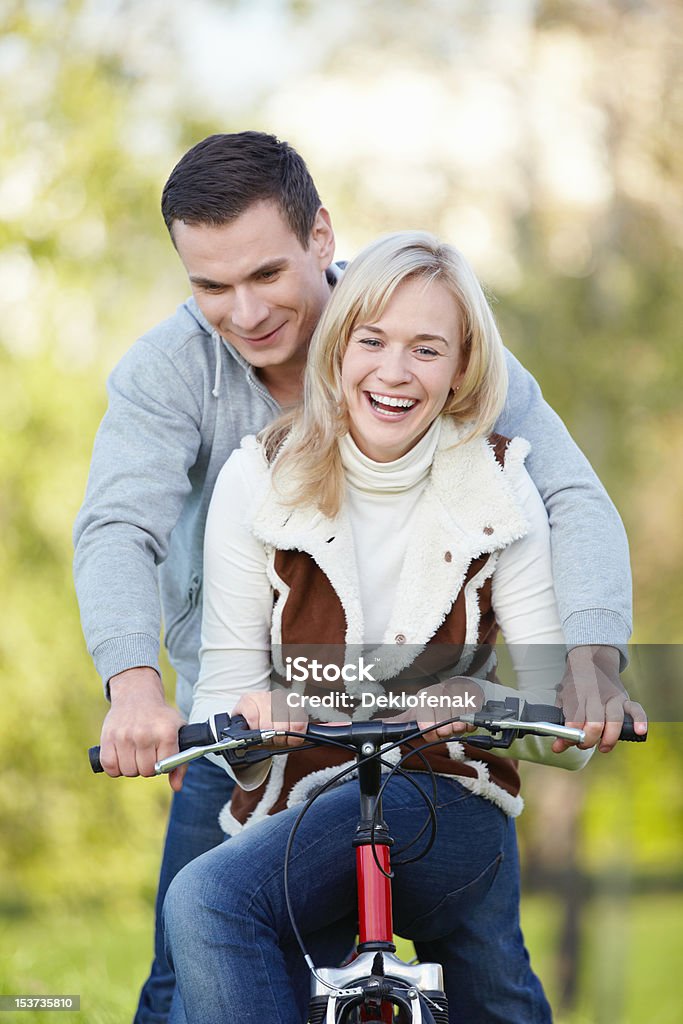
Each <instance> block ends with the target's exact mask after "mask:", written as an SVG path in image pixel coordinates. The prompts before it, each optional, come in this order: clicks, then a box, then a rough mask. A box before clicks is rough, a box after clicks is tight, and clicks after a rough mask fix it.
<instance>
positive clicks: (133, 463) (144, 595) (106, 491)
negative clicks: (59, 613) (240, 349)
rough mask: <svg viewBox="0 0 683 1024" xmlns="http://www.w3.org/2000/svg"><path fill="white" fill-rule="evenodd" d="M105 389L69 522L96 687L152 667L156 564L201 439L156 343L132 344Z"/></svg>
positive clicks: (188, 394) (188, 402)
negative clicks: (81, 493)
mask: <svg viewBox="0 0 683 1024" xmlns="http://www.w3.org/2000/svg"><path fill="white" fill-rule="evenodd" d="M108 394H109V406H108V409H107V412H106V414H105V416H104V419H103V420H102V423H101V425H100V428H99V431H98V433H97V437H96V439H95V446H94V450H93V456H92V462H91V467H90V475H89V479H88V485H87V489H86V495H85V500H84V503H83V506H82V508H81V510H80V512H79V514H78V517H77V519H76V523H75V526H74V545H75V558H74V579H75V584H76V593H77V596H78V602H79V606H80V611H81V622H82V626H83V632H84V634H85V638H86V643H87V646H88V650H89V652H90V654H91V656H92V657H93V660H94V662H95V666H96V668H97V671H98V672H99V674H100V676H101V677H102V680H103V682H104V684H105V689H106V687H107V684H108V681H109V679H110V678H111V677H112V676H113V675H116V674H117V673H118V672H122V671H124V670H126V669H128V668H134V667H139V666H150V667H151V668H155V669H156V670H157V671H158V670H159V667H158V657H159V636H160V630H161V607H160V600H159V590H158V566H159V564H160V563H161V562H163V561H164V559H165V558H166V555H167V552H168V543H169V538H170V535H171V532H172V530H173V527H174V526H175V524H176V521H177V520H178V517H179V515H180V511H181V508H182V504H183V501H184V499H185V498H186V496H187V494H188V493H189V491H190V489H191V484H190V480H189V478H188V473H189V471H190V468H191V467H192V466H193V465H194V463H195V462H196V458H197V453H198V450H199V445H200V441H201V435H200V409H199V407H198V403H197V400H196V398H195V396H194V395H193V393H192V390H191V389H190V387H189V386H188V384H187V383H186V382H185V381H184V380H183V378H182V376H181V374H180V372H179V370H178V368H177V367H176V365H175V364H174V363H173V361H172V360H171V359H170V358H169V356H168V355H167V354H166V353H165V352H164V351H163V350H162V349H161V348H160V347H158V346H156V345H153V344H145V343H144V340H143V341H139V342H137V344H136V345H134V346H133V347H132V348H131V349H130V351H129V352H128V353H127V354H126V355H125V356H124V358H123V359H122V360H121V362H120V363H119V364H118V365H117V366H116V368H115V369H114V371H113V372H112V374H111V376H110V378H109V381H108Z"/></svg>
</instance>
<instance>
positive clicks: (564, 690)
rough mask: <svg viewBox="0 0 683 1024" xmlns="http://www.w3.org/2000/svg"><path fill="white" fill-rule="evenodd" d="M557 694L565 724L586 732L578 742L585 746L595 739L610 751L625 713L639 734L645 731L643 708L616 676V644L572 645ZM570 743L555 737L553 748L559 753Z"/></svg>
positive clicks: (604, 751) (617, 654) (600, 745)
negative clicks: (582, 741) (614, 645)
mask: <svg viewBox="0 0 683 1024" xmlns="http://www.w3.org/2000/svg"><path fill="white" fill-rule="evenodd" d="M559 697H560V704H561V707H562V710H563V711H564V717H565V722H566V724H567V725H569V726H572V727H573V728H576V729H583V730H584V731H585V733H586V740H585V743H582V744H580V746H581V747H582V748H583V749H584V750H587V749H588V748H589V747H594V746H595V745H596V743H598V744H599V747H598V749H599V750H600V751H601V752H602V753H603V754H607V753H609V752H610V750H612V748H613V747H614V744H615V743H616V742H617V740H618V739H619V733H620V732H621V727H622V725H623V724H624V714H625V713H626V714H629V715H631V716H632V718H633V721H634V723H635V731H636V733H638V735H641V736H642V735H644V734H645V733H646V732H647V716H646V714H645V711H644V710H643V708H642V707H641V706H640V704H637V703H636V701H633V700H630V698H629V695H628V693H627V692H626V690H625V689H624V687H623V684H622V682H621V679H620V678H619V651H618V650H617V648H616V647H604V646H585V647H574V648H573V649H572V650H571V651H570V652H569V654H568V656H567V669H566V671H565V674H564V679H563V680H562V683H561V684H560V692H559ZM570 746H571V744H570V743H568V742H567V741H566V740H555V742H554V743H553V750H554V752H555V753H556V754H561V753H562V752H563V751H564V750H567V748H568V747H570Z"/></svg>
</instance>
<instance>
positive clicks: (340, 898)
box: [164, 776, 551, 1024]
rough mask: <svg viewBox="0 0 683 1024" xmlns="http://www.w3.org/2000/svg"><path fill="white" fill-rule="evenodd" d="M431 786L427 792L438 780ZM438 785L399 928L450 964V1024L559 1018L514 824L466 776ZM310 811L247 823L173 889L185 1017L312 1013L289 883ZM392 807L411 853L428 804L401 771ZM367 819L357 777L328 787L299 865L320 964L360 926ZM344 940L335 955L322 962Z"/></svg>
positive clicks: (206, 1023)
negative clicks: (536, 966)
mask: <svg viewBox="0 0 683 1024" xmlns="http://www.w3.org/2000/svg"><path fill="white" fill-rule="evenodd" d="M413 777H414V778H415V777H416V776H413ZM423 778H424V777H423ZM423 785H425V787H427V791H428V792H429V789H430V785H431V783H430V782H429V781H428V780H426V779H425V780H424V781H423ZM437 785H438V821H439V829H438V836H437V840H436V842H435V844H434V846H433V847H432V849H431V850H430V851H429V853H428V854H427V855H426V856H425V857H424V858H423V859H421V860H420V861H418V862H417V863H414V864H405V865H396V866H395V880H394V885H393V900H394V927H395V931H396V932H397V933H398V934H399V935H404V936H406V937H408V938H412V939H413V941H414V942H415V946H416V950H417V954H418V957H419V958H420V959H421V960H433V961H438V962H441V963H442V964H443V966H444V973H445V981H446V993H447V995H448V998H449V1001H450V1020H451V1022H452V1024H456V1022H457V1024H465V1022H470V1024H471V1022H477V1024H478V1022H480V1021H481V1022H483V1021H486V1022H487V1024H494V1022H495V1024H548V1022H549V1021H550V1020H551V1013H550V1007H549V1006H548V1003H547V1001H546V999H545V996H544V994H543V990H542V987H541V984H540V982H539V980H538V978H536V976H535V975H534V973H533V972H532V970H531V967H530V965H529V957H528V954H527V952H526V949H525V948H524V940H523V937H522V933H521V931H520V927H519V865H518V860H517V842H516V835H515V829H514V822H513V821H511V820H510V819H508V818H507V817H506V816H505V815H504V814H503V812H502V811H500V810H499V809H498V808H497V807H495V806H494V805H493V804H492V803H490V802H488V801H486V800H484V799H483V798H481V797H478V796H474V795H473V794H472V793H470V792H469V790H466V789H465V788H464V787H462V786H461V785H460V783H459V782H457V780H455V779H450V778H439V779H438V783H437ZM298 812H299V808H293V809H291V810H288V811H283V812H281V813H280V814H277V815H275V816H273V817H271V818H269V819H267V820H265V821H261V822H258V823H257V824H255V825H253V826H252V827H250V828H247V829H245V831H244V832H242V833H241V834H240V835H238V836H236V837H234V838H232V839H231V840H230V842H229V843H226V844H224V845H222V846H220V847H219V848H217V849H215V850H212V851H211V852H209V853H207V854H205V855H204V856H202V857H200V858H199V859H198V860H196V861H194V862H193V863H192V864H189V865H188V866H187V867H186V868H184V869H183V871H181V872H180V873H179V874H178V876H177V877H176V879H175V880H174V882H173V883H172V885H171V887H170V889H169V892H168V895H167V898H166V903H165V907H164V914H165V923H166V937H167V944H168V945H167V949H168V955H169V959H170V960H171V961H172V963H173V966H174V968H175V972H176V976H177V982H178V992H179V997H180V1001H182V1004H183V1006H184V1013H185V1016H183V1015H182V1012H179V1013H178V1015H177V1016H175V1014H174V1016H173V1018H172V1019H173V1020H174V1021H181V1020H187V1021H188V1022H190V1024H219V1022H220V1021H225V1022H232V1021H237V1020H239V1021H240V1024H302V1022H303V1021H305V1019H306V1008H307V1000H308V990H309V977H308V968H307V967H306V964H305V962H304V961H303V959H302V956H301V953H300V952H299V949H298V946H297V944H296V941H295V938H294V936H293V933H292V928H291V925H290V922H289V918H288V915H287V908H286V906H285V900H284V892H283V883H282V866H283V862H284V853H285V846H286V843H287V838H288V836H289V831H290V829H291V827H292V824H293V822H294V820H295V818H296V816H297V814H298ZM384 813H385V818H386V820H387V823H388V825H389V828H390V831H391V833H392V835H393V836H394V838H395V839H396V846H397V848H400V847H401V846H403V845H404V844H406V843H407V842H409V841H410V840H411V839H412V838H413V836H414V835H415V834H416V832H417V831H418V829H419V828H420V826H421V824H422V822H423V820H424V817H425V814H426V810H425V805H424V803H423V801H422V800H421V799H420V797H419V794H417V793H416V792H415V789H414V787H413V786H411V785H410V783H409V782H407V781H406V780H404V779H401V778H395V779H394V780H392V783H391V785H390V786H389V787H388V789H387V791H386V794H385V798H384ZM357 818H358V790H357V786H356V785H355V784H354V783H353V782H346V783H344V784H343V785H341V786H339V787H338V788H337V789H335V790H332V791H330V792H328V793H325V794H324V795H323V796H321V797H320V798H319V799H318V800H317V801H316V802H315V803H314V804H313V806H312V808H311V810H310V811H309V813H308V814H307V815H306V817H305V818H304V821H303V824H302V826H301V827H300V829H299V832H298V834H297V839H296V843H295V847H294V852H293V855H292V857H291V859H290V891H291V896H292V900H293V907H294V914H295V918H296V921H297V923H298V926H299V928H300V930H301V932H302V934H303V936H304V939H305V942H306V945H307V948H308V951H309V953H310V954H311V956H312V957H313V961H314V963H316V964H317V965H320V966H330V965H332V964H334V963H337V962H338V961H339V959H340V958H341V957H342V956H343V954H344V952H345V951H346V950H347V949H348V947H349V946H350V944H351V942H352V940H353V937H354V935H355V932H356V906H355V901H356V897H355V855H354V851H353V849H352V847H351V840H352V838H353V835H354V831H355V826H356V821H357ZM333 934H334V936H335V937H336V942H337V951H336V959H332V960H330V959H323V956H326V957H328V956H329V947H330V937H331V935H333ZM325 947H327V949H325Z"/></svg>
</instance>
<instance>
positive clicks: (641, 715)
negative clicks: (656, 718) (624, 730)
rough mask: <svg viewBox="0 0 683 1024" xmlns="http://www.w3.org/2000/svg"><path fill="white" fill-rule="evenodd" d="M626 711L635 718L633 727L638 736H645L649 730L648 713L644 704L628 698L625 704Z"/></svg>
mask: <svg viewBox="0 0 683 1024" xmlns="http://www.w3.org/2000/svg"><path fill="white" fill-rule="evenodd" d="M624 711H625V712H626V713H627V714H629V715H630V716H631V718H632V719H633V728H634V730H635V732H636V734H637V735H638V736H644V735H645V733H646V732H647V714H646V713H645V709H644V708H643V706H642V704H639V703H638V702H637V701H635V700H627V701H626V703H625V704H624Z"/></svg>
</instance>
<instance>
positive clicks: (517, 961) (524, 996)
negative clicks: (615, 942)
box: [409, 819, 552, 1024]
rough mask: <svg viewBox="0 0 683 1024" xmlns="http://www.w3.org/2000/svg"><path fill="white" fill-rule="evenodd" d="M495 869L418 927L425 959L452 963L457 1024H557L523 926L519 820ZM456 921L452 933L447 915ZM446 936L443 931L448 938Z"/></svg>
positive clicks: (415, 932) (448, 969)
mask: <svg viewBox="0 0 683 1024" xmlns="http://www.w3.org/2000/svg"><path fill="white" fill-rule="evenodd" d="M505 832H506V834H505V838H504V845H503V848H502V851H501V858H500V860H499V862H498V864H497V865H496V868H495V870H493V871H488V872H484V874H483V875H482V876H481V877H480V878H479V879H477V880H476V881H475V882H474V883H473V884H472V886H470V887H469V892H467V891H464V892H461V893H458V894H456V895H455V896H454V898H453V902H455V903H458V904H459V909H458V912H457V913H456V912H455V907H454V905H453V903H451V905H450V906H443V907H440V908H437V909H436V910H435V911H434V913H432V914H431V915H430V914H427V915H425V916H424V917H423V918H422V919H421V921H419V922H418V923H417V924H416V925H415V926H413V927H412V928H410V926H409V931H410V934H411V938H413V941H414V943H415V951H416V953H417V956H418V959H419V960H421V961H423V962H427V961H431V962H436V963H441V964H443V965H444V969H445V970H444V976H445V984H446V995H447V996H448V1001H449V1009H450V1015H449V1019H450V1024H469V1022H470V1021H483V1020H485V1021H486V1022H487V1024H550V1022H551V1021H552V1012H551V1009H550V1006H549V1004H548V1001H547V999H546V997H545V994H544V992H543V988H542V985H541V983H540V981H539V979H538V978H537V976H536V975H535V974H534V972H533V971H532V969H531V965H530V963H529V955H528V953H527V951H526V948H525V945H524V937H523V935H522V931H521V928H520V924H519V897H520V893H519V862H518V856H517V836H516V831H515V823H514V821H513V820H511V819H510V820H507V821H506V828H505ZM444 912H446V914H447V915H448V916H449V917H450V922H449V923H450V925H451V927H450V930H449V929H448V927H447V922H446V919H445V917H444ZM440 933H441V934H440Z"/></svg>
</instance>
